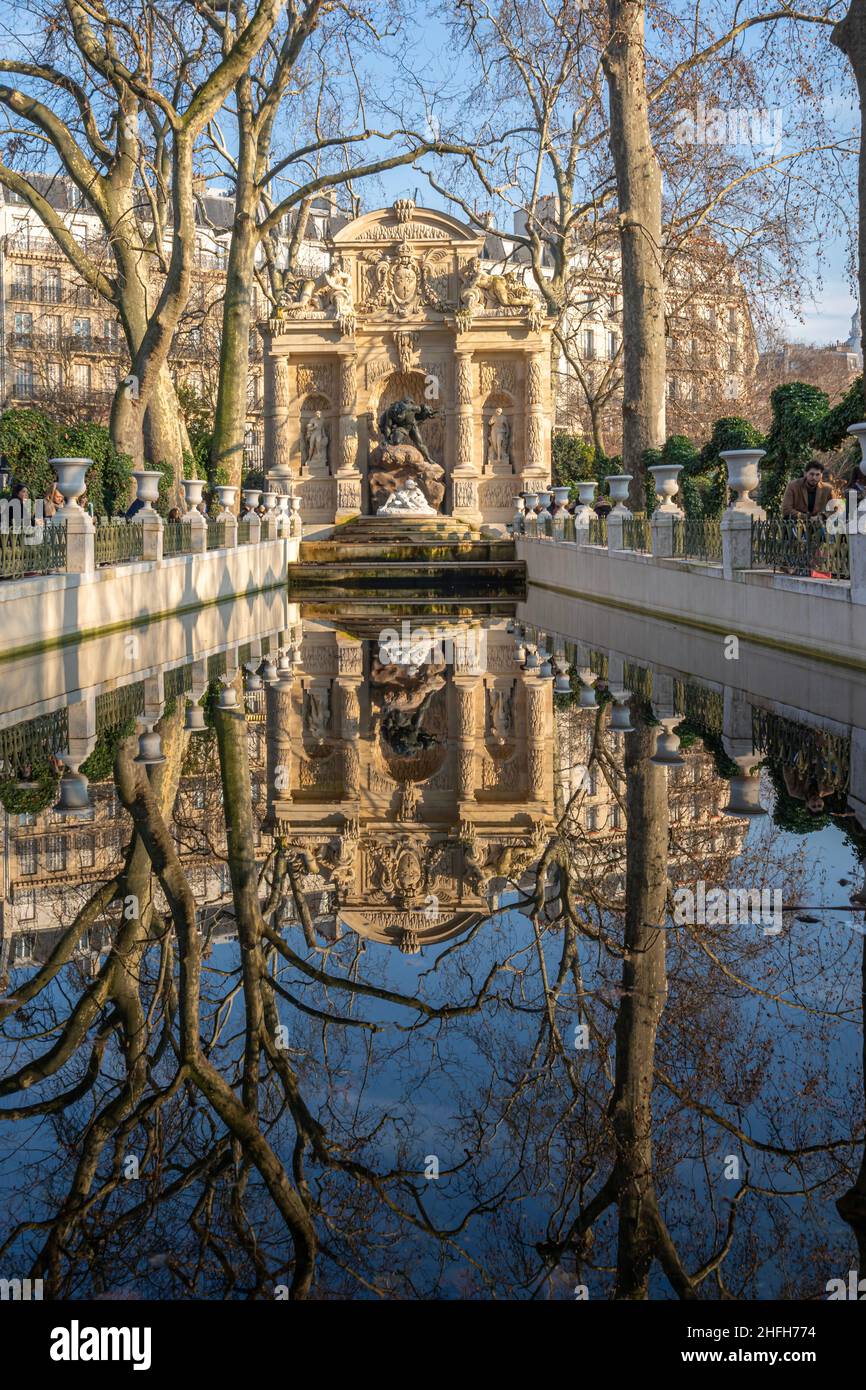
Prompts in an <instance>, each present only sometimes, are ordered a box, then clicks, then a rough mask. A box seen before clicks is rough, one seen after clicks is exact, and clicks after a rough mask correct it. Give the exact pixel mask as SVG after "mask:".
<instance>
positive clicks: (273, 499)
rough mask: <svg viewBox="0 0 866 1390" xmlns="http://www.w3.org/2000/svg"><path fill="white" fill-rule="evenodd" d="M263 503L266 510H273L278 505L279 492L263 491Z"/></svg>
mask: <svg viewBox="0 0 866 1390" xmlns="http://www.w3.org/2000/svg"><path fill="white" fill-rule="evenodd" d="M262 503H263V505H264V508H265V511H266V512H271V513H272V512H273V511H274V510H275V509H276V505H277V494H276V493H275V492H263V493H262Z"/></svg>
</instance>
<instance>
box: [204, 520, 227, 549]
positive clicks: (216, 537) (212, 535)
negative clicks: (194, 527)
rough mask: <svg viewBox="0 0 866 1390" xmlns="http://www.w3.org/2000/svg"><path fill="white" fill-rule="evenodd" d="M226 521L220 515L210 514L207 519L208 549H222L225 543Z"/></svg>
mask: <svg viewBox="0 0 866 1390" xmlns="http://www.w3.org/2000/svg"><path fill="white" fill-rule="evenodd" d="M225 529H226V528H225V522H224V521H222V519H221V518H220V517H218V516H209V517H208V519H207V548H208V550H222V548H223V546H224V545H225Z"/></svg>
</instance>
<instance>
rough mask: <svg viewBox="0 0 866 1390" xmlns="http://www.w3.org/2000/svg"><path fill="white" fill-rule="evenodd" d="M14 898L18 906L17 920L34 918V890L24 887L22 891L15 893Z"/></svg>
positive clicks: (29, 920) (31, 920)
mask: <svg viewBox="0 0 866 1390" xmlns="http://www.w3.org/2000/svg"><path fill="white" fill-rule="evenodd" d="M15 898H16V901H17V906H18V920H19V922H33V921H35V920H36V890H35V888H26V889H25V890H24V892H23V893H16V894H15Z"/></svg>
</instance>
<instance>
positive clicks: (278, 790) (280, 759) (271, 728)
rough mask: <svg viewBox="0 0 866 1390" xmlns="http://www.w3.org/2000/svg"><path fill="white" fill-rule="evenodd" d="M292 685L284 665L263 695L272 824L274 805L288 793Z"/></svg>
mask: <svg viewBox="0 0 866 1390" xmlns="http://www.w3.org/2000/svg"><path fill="white" fill-rule="evenodd" d="M293 699H294V687H293V680H292V675H291V672H290V671H289V670H288V669H284V670H283V671H282V672H281V673H280V676H279V679H277V680H275V681H271V682H270V684H269V685H268V686H267V693H266V695H265V750H266V753H265V758H266V763H267V777H268V794H267V825H268V828H269V829H271V830H273V829H274V827H275V824H276V807H277V804H278V803H279V802H286V801H290V800H291V797H292V708H293Z"/></svg>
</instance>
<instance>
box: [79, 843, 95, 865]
mask: <svg viewBox="0 0 866 1390" xmlns="http://www.w3.org/2000/svg"><path fill="white" fill-rule="evenodd" d="M78 862H79V864H80V866H81V868H82V869H92V868H93V865H94V863H95V862H96V857H95V855H94V851H93V841H92V840H90V839H86V840H81V841H79V844H78Z"/></svg>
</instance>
